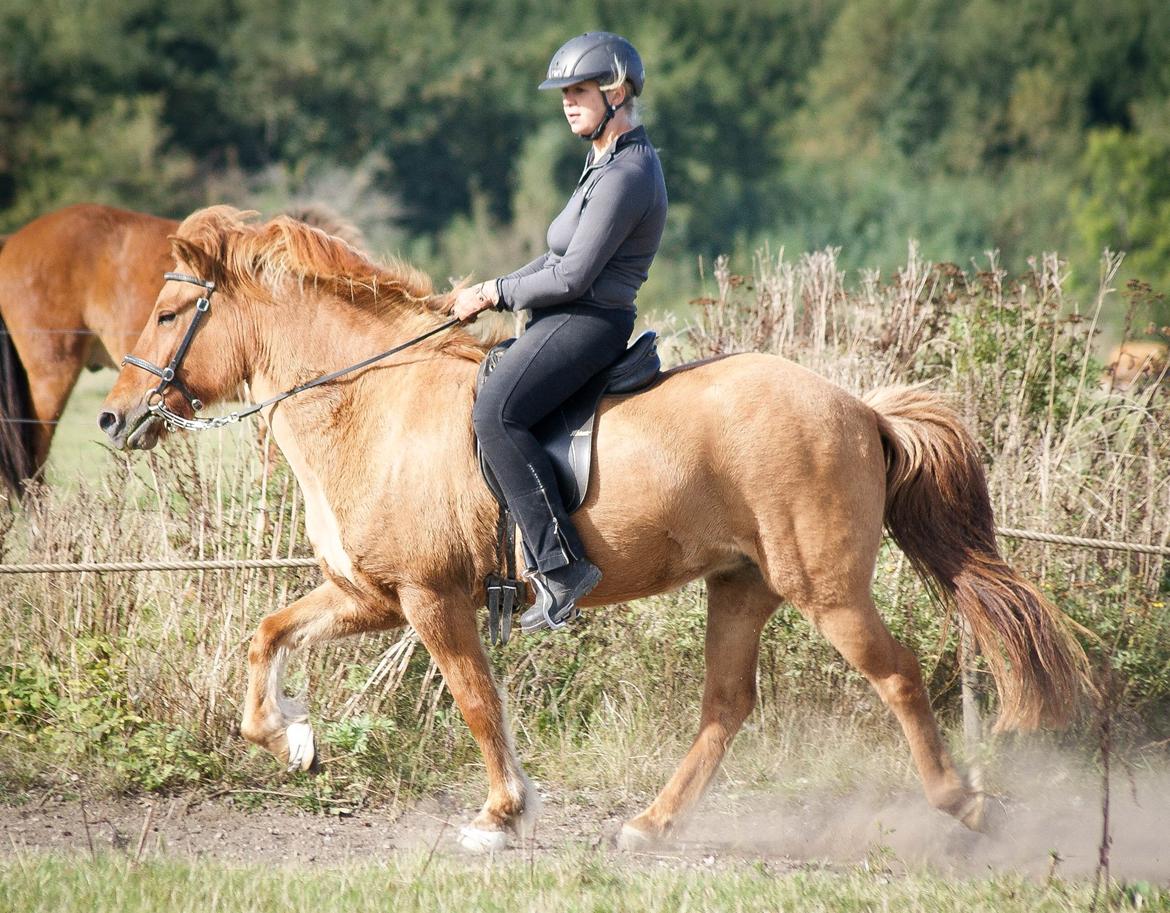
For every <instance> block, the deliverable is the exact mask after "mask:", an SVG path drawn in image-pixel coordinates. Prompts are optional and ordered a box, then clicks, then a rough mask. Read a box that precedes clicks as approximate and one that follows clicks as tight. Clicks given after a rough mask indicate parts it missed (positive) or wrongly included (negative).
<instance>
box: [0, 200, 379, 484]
mask: <svg viewBox="0 0 1170 913" xmlns="http://www.w3.org/2000/svg"><path fill="white" fill-rule="evenodd" d="M290 214H291V215H293V216H294V217H295V218H297V219H300V220H302V221H308V222H311V223H312V224H314V225H317V226H318V227H320V228H323V229H325V230H326V231H329V232H331V233H334V234H338V235H340V236H341V237H344V238H346V240H350V239H356V237H357V235H356V229H353V228H352V226H348V225H346V224H344V223H343V222H341V221H339V220H336V219H334V218H333V217H332V216H331V215H330V214H329V213H327V212H324V211H322V210H318V209H315V208H313V207H306V208H304V209H303V210H299V211H296V212H291V213H290ZM178 227H179V223H178V222H176V221H174V220H171V219H160V218H157V217H155V216H151V215H146V214H145V213H141V212H130V211H129V210H125V209H115V208H114V207H111V206H100V205H97V204H93V203H82V204H78V205H76V206H67V207H65V208H64V209H60V210H57V211H56V212H52V213H49V214H48V215H44V216H41V217H40V218H37V219H34V220H33V221H32V222H29V223H28V224H27V225H25V226H24V227H23V228H21V229H20V230H19V231H17V232H15V233H14V234H12V235H9V236H8V237H7V238H6V239H5V241H6V243H4V244H3V245H2V246H0V479H2V480H3V482H6V483H7V484H8V486H9V487H10V488H12V489H13V491H15V492H16V493H19V492H20V486H21V483H22V482H23V481H25V480H26V479H30V478H32V477H34V476H35V475H37V473H39V472H40V470H41V469H42V468H43V467H44V465H45V461H46V460H47V459H48V456H49V445H50V444H51V443H52V440H53V432H54V431H55V430H56V422H57V420H58V419H59V418H60V417H61V412H62V411H63V410H64V408H65V403H66V401H67V400H68V399H69V394H70V392H71V391H72V390H73V386H74V384H76V383H77V378H78V376H79V375H80V374H81V369H82V368H83V367H86V366H88V367H90V368H94V369H96V368H99V367H103V366H106V367H111V368H113V367H115V366H116V365H117V362H118V361H119V360H120V359H121V358H122V356H123V355H125V354H126V353H127V352H129V351H130V349H131V348H132V347H133V345H134V341H135V340H136V339H137V338H138V334H139V333H140V332H142V327H143V325H144V324H145V323H146V319H147V318H148V317H149V316H150V310H151V308H152V307H154V301H155V299H156V298H157V297H158V293H159V290H160V289H161V288H162V283H163V279H162V274H163V272H164V271H166V270H168V269H170V267H171V264H172V262H173V260H172V256H171V247H170V242H169V241H168V240H167V237H168V236H169V235H172V234H174V233H175V231H176V229H178Z"/></svg>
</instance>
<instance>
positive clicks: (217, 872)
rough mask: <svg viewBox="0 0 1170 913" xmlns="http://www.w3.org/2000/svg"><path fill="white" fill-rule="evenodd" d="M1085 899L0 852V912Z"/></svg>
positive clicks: (823, 879) (1014, 885)
mask: <svg viewBox="0 0 1170 913" xmlns="http://www.w3.org/2000/svg"><path fill="white" fill-rule="evenodd" d="M1092 898H1093V889H1092V887H1091V886H1090V885H1087V884H1083V883H1068V882H1065V881H1063V880H1060V879H1053V880H1050V881H1048V882H1035V881H1027V880H1024V879H1020V878H1015V877H991V878H982V879H977V880H964V879H951V878H944V877H939V876H929V875H909V876H894V875H890V874H888V873H885V872H881V871H865V870H863V869H857V868H854V869H846V870H816V869H806V870H798V871H785V870H782V869H775V868H773V867H771V866H768V865H766V864H763V863H759V862H732V863H721V864H718V865H709V864H704V863H702V862H700V863H698V864H697V865H685V866H678V865H674V864H671V863H669V862H661V861H658V862H656V861H655V860H653V859H635V860H633V861H629V860H623V859H617V858H614V857H613V856H612V855H610V854H609V853H607V852H605V851H595V850H589V849H585V848H582V849H579V850H572V851H567V852H565V853H563V854H562V855H560V856H557V857H555V858H552V859H549V858H543V859H540V860H539V861H535V862H533V861H530V860H528V859H526V858H525V857H524V854H523V853H522V852H520V851H518V852H515V853H512V854H508V855H507V856H505V857H502V858H498V859H497V858H488V859H475V860H473V859H466V860H464V859H450V858H442V857H437V856H436V857H431V856H430V855H428V854H427V853H425V852H418V853H414V854H411V855H409V856H405V857H403V856H398V857H393V858H391V859H388V860H387V861H385V862H384V863H382V864H370V865H362V866H354V867H343V868H328V869H320V868H317V869H309V870H305V869H293V868H283V867H273V868H258V867H226V866H223V865H219V864H216V863H213V862H199V863H187V862H176V861H161V862H160V861H144V862H143V863H141V864H134V863H132V862H130V861H128V860H127V859H124V858H119V857H111V856H99V857H97V858H96V859H95V860H93V861H91V860H88V859H78V858H44V857H40V858H38V857H24V858H18V859H14V860H9V861H7V862H4V863H0V909H3V910H13V911H17V910H19V911H22V913H38V911H45V913H72V911H78V913H81V911H84V913H155V911H163V910H165V911H167V913H217V911H228V910H249V911H255V913H268V911H272V913H299V911H305V913H354V911H358V910H386V909H393V910H395V911H401V913H407V911H420V913H445V911H472V910H474V911H479V910H485V911H495V910H498V911H501V913H526V911H533V913H550V911H558V913H573V911H591V913H593V911H624V913H640V911H660V910H661V911H670V913H684V911H720V913H732V911H749V910H752V911H754V910H760V911H765V910H766V911H793V913H818V911H830V910H831V911H887V910H889V911H899V913H946V911H963V913H984V911H985V913H1017V911H1018V913H1047V911H1051V913H1057V911H1086V910H1089V909H1090V904H1091V902H1092ZM1113 901H1114V904H1120V905H1121V906H1123V907H1124V908H1127V909H1140V910H1147V911H1161V910H1170V892H1167V891H1164V890H1161V889H1159V888H1157V887H1154V886H1151V885H1148V884H1144V883H1141V884H1134V885H1127V886H1123V887H1122V888H1121V889H1119V891H1118V892H1117V895H1116V896H1115V897H1114V898H1113ZM1115 908H1116V907H1115Z"/></svg>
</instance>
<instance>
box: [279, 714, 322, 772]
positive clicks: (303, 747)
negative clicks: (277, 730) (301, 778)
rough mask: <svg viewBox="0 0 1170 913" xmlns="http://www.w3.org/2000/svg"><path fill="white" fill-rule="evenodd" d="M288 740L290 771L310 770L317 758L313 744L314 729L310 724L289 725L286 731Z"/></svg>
mask: <svg viewBox="0 0 1170 913" xmlns="http://www.w3.org/2000/svg"><path fill="white" fill-rule="evenodd" d="M284 735H285V738H286V739H287V740H288V771H289V773H292V772H294V771H297V770H309V769H310V768H311V767H312V766H313V762H314V760H316V757H317V751H316V748H315V747H314V744H313V727H312V726H310V725H309V724H308V723H289V724H288V729H287V730H286V731H285V734H284Z"/></svg>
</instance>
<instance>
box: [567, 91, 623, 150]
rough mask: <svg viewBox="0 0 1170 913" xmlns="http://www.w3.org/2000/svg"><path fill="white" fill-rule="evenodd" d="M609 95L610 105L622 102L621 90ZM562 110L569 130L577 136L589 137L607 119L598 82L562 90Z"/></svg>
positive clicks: (610, 92)
mask: <svg viewBox="0 0 1170 913" xmlns="http://www.w3.org/2000/svg"><path fill="white" fill-rule="evenodd" d="M608 94H609V100H610V103H612V104H617V103H618V102H619V101H621V97H622V91H621V89H611V90H610V91H609V93H608ZM561 109H562V110H563V111H564V112H565V119H566V120H567V121H568V122H569V129H570V130H572V131H573V132H574V133H575V134H576V135H577V136H588V135H589V134H590V133H592V132H593V131H594V130H596V129H597V125H598V124H600V123H601V119H602V118H603V117H605V101H604V100H603V99H602V96H601V88H600V87H599V86H598V83H597V81H596V80H593V79H590V80H586V81H585V82H578V83H575V84H574V85H571V86H565V87H564V88H563V89H561Z"/></svg>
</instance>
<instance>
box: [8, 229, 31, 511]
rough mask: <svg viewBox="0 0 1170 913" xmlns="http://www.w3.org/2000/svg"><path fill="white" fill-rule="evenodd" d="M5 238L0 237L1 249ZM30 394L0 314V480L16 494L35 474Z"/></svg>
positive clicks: (19, 361)
mask: <svg viewBox="0 0 1170 913" xmlns="http://www.w3.org/2000/svg"><path fill="white" fill-rule="evenodd" d="M5 240H6V239H5V238H0V249H2V248H3V244H4V241H5ZM32 418H34V416H33V410H32V394H31V393H30V391H29V387H28V374H27V373H26V372H25V370H24V364H23V363H22V362H21V360H20V356H19V355H18V354H17V352H16V346H14V345H13V344H12V337H11V336H10V335H9V333H8V325H7V324H6V323H5V322H4V315H3V314H2V313H0V478H3V480H4V482H5V483H6V484H7V485H8V487H9V488H10V489H11V490H12V491H13V492H14V493H16V494H17V495H19V494H20V493H21V490H22V483H23V482H24V481H25V480H26V479H30V478H32V477H33V475H34V474H35V472H36V456H35V454H36V450H35V446H36V445H35V438H34V432H35V431H36V425H35V424H33V423H32V422H31V421H30V419H32Z"/></svg>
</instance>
